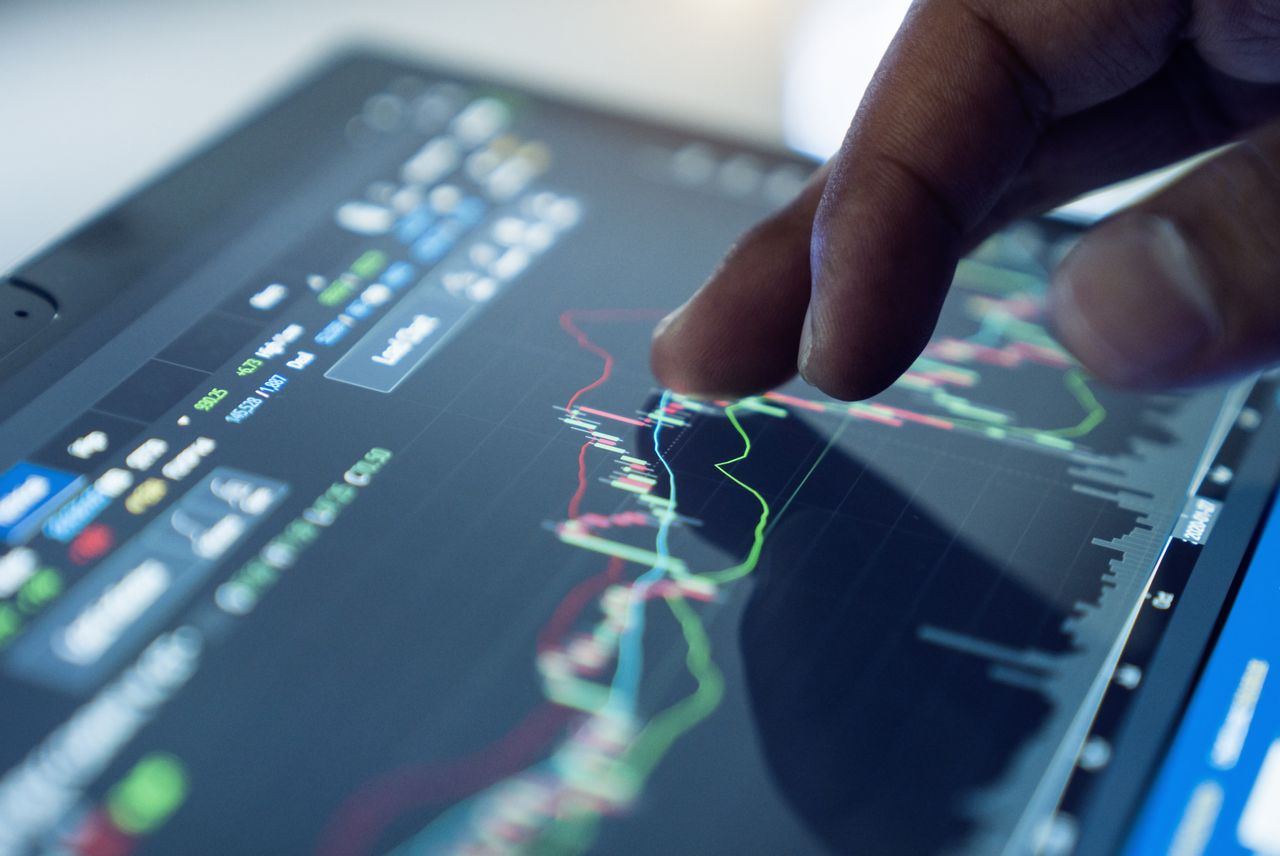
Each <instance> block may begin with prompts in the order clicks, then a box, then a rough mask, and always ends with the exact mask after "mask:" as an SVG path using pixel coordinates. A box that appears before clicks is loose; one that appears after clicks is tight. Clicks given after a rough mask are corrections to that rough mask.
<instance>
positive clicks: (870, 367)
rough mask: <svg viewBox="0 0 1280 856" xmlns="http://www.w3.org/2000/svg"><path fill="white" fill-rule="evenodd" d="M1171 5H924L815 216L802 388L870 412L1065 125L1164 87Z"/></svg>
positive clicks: (1174, 33)
mask: <svg viewBox="0 0 1280 856" xmlns="http://www.w3.org/2000/svg"><path fill="white" fill-rule="evenodd" d="M1184 5H1185V4H1183V3H1179V2H1175V0H1125V2H1118V0H919V1H918V2H917V3H916V5H915V6H914V7H913V9H912V11H911V13H910V14H909V15H908V17H907V21H906V23H905V24H904V25H903V28H902V30H901V31H900V32H899V35H898V37H897V39H896V40H895V42H894V45H893V47H891V48H890V51H889V53H888V54H887V56H886V58H885V61H884V63H883V64H882V66H881V68H880V71H879V72H878V73H877V76H876V79H875V80H874V81H873V83H872V86H871V89H870V90H869V92H868V95H867V97H866V98H865V99H864V101H863V104H862V107H861V108H860V110H859V112H858V115H857V116H856V117H855V119H854V122H853V125H852V127H851V128H850V131H849V134H848V136H847V137H846V140H845V143H844V146H843V148H842V149H841V151H840V153H839V154H838V155H837V156H836V159H835V160H834V162H833V164H832V170H831V175H830V177H829V179H828V181H827V184H826V190H825V193H824V194H823V198H822V201H821V203H820V205H819V207H818V211H817V217H816V221H815V226H814V233H813V241H812V244H811V268H812V293H811V295H810V302H809V309H808V314H807V317H806V320H805V328H804V332H803V335H802V339H801V344H800V369H801V373H802V374H803V375H804V376H805V377H806V379H808V380H809V381H810V382H812V383H814V384H815V385H816V386H818V387H819V388H821V389H822V390H824V391H825V392H827V393H829V394H831V395H834V396H837V397H840V398H866V397H869V396H871V395H874V394H875V393H877V392H880V391H881V390H883V389H884V388H885V387H887V386H888V385H890V384H891V383H893V381H894V380H895V379H896V378H897V377H898V376H899V375H900V374H901V373H902V372H903V371H905V370H906V369H907V368H908V367H909V366H910V364H911V362H912V361H913V360H914V359H915V358H916V357H917V356H918V355H919V353H920V351H921V350H922V349H923V347H924V345H925V344H926V343H927V341H928V338H929V335H930V333H931V332H932V330H933V327H934V325H935V324H936V323H937V317H938V312H939V310H940V309H941V306H942V302H943V299H944V297H945V295H946V291H947V288H948V286H949V285H950V282H951V279H952V277H953V275H954V272H955V266H956V263H957V261H958V259H959V256H960V253H961V250H962V247H963V245H964V243H965V241H966V238H967V237H968V236H969V233H970V232H971V231H972V230H973V229H975V227H977V226H978V225H979V224H980V223H981V222H982V221H983V220H984V219H985V217H986V215H987V214H988V213H989V212H990V211H991V209H992V207H993V206H994V205H995V203H996V202H997V201H998V200H999V198H1000V197H1001V195H1002V194H1003V193H1004V192H1005V190H1006V188H1007V187H1008V185H1009V183H1010V182H1011V181H1012V180H1013V178H1014V177H1015V176H1016V175H1017V174H1018V172H1019V170H1020V169H1021V168H1022V166H1023V163H1024V162H1025V161H1026V159H1027V157H1028V155H1030V153H1031V152H1032V150H1033V149H1034V148H1035V145H1036V143H1037V141H1038V140H1039V139H1040V137H1041V135H1042V134H1043V133H1044V132H1045V130H1046V129H1047V128H1048V127H1049V126H1050V125H1051V123H1053V122H1054V120H1056V119H1058V118H1060V117H1062V116H1066V115H1070V114H1072V113H1076V112H1079V111H1082V110H1085V109H1087V108H1089V107H1092V106H1095V105H1097V104H1100V103H1102V102H1103V101H1106V100H1109V99H1110V98H1113V97H1115V96H1117V95H1119V94H1121V93H1123V92H1125V91H1127V90H1129V89H1131V88H1133V87H1135V86H1137V85H1138V84H1140V83H1141V82H1142V81H1144V80H1146V79H1147V78H1149V77H1151V76H1152V75H1154V74H1155V73H1156V72H1157V71H1159V69H1160V68H1161V67H1162V66H1163V65H1164V64H1165V63H1166V61H1167V60H1168V58H1169V56H1170V55H1171V54H1172V53H1173V51H1174V49H1175V47H1176V46H1177V44H1178V40H1179V38H1180V36H1181V33H1182V30H1183V27H1184V24H1185V20H1184V16H1185V11H1184Z"/></svg>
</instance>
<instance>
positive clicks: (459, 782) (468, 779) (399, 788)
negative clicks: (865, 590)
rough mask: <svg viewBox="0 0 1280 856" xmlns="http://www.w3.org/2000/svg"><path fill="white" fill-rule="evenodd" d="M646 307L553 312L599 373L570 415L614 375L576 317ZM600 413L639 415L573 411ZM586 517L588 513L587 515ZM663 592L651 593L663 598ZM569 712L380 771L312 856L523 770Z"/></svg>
mask: <svg viewBox="0 0 1280 856" xmlns="http://www.w3.org/2000/svg"><path fill="white" fill-rule="evenodd" d="M662 315H663V313H662V312H661V311H660V310H653V309H606V310H583V311H578V310H570V311H567V312H565V313H564V314H562V315H561V316H560V326H561V327H562V328H563V329H564V330H565V332H567V333H568V334H569V335H570V336H572V337H573V339H574V341H575V342H577V343H578V345H579V347H581V348H583V349H584V350H586V351H588V352H590V353H592V354H595V355H596V356H597V357H599V358H600V360H601V361H602V366H601V370H600V375H599V376H598V377H597V378H596V379H595V380H594V381H592V382H591V383H589V384H587V385H586V386H584V387H582V388H581V389H579V390H578V391H577V392H575V393H574V394H573V395H572V396H571V397H570V398H569V401H568V403H567V404H566V405H565V409H566V410H567V411H569V412H570V413H572V412H573V411H574V409H575V408H577V407H578V401H579V400H580V399H581V398H582V397H583V396H584V395H586V394H588V393H590V392H591V391H593V390H595V389H598V388H600V387H601V386H603V385H604V384H606V383H608V381H609V378H610V377H611V376H612V374H613V366H614V357H613V354H611V353H609V352H608V351H607V350H605V349H604V348H602V347H600V346H599V345H597V344H596V343H595V342H593V341H591V339H590V337H588V336H587V334H586V333H585V332H583V330H582V329H581V328H580V327H579V326H578V323H577V322H578V321H595V322H617V321H646V320H656V319H657V318H660V317H662ZM579 409H580V410H582V411H584V412H589V413H591V414H594V415H598V416H601V417H604V418H609V419H615V420H618V421H621V422H628V423H634V424H636V425H639V426H644V425H645V423H644V422H642V421H640V420H638V419H631V418H630V417H622V416H618V415H616V414H612V413H607V412H605V411H598V410H594V409H588V408H579ZM596 442H597V440H596V439H595V438H592V439H588V440H587V442H586V443H584V444H583V445H582V448H581V449H580V450H579V452H578V486H577V489H576V490H575V492H574V494H573V496H572V498H571V499H570V500H569V508H568V511H569V519H570V520H574V519H577V518H578V517H579V516H580V514H581V506H582V502H583V498H584V497H585V495H586V491H587V462H586V456H587V449H588V448H590V447H591V446H592V445H594V444H595V443H596ZM588 516H589V517H593V519H594V517H595V516H592V515H588ZM601 519H602V520H604V521H605V522H606V523H609V524H610V525H627V524H629V523H630V522H631V521H629V520H621V519H620V520H618V521H616V522H615V521H613V520H612V518H601ZM625 567H626V562H625V561H624V560H623V559H620V558H617V557H613V558H611V559H610V560H609V563H608V565H607V566H606V567H605V569H604V571H603V572H601V573H599V574H597V575H595V576H593V577H589V578H588V579H586V580H584V581H582V582H580V583H578V584H577V585H576V586H575V587H574V588H572V589H571V590H570V591H569V593H568V594H567V595H566V596H565V598H564V599H563V600H562V601H561V602H560V604H559V606H557V608H556V610H555V612H554V613H552V616H551V618H550V619H549V620H548V622H547V624H546V625H545V626H544V627H543V629H542V631H541V632H540V633H539V634H538V645H537V650H538V651H539V652H542V651H546V650H550V649H553V648H555V647H556V646H557V645H558V643H559V642H560V640H561V639H563V638H564V637H565V636H566V635H567V634H568V632H569V629H570V628H571V627H572V626H573V623H574V621H575V620H576V619H577V618H578V616H579V615H580V614H581V613H582V611H583V610H584V609H585V608H586V607H587V606H588V605H589V604H590V603H591V602H592V601H593V600H594V599H595V598H597V597H598V596H599V595H600V593H601V592H603V591H604V590H605V589H606V588H608V587H609V586H610V585H611V584H613V583H614V582H617V581H619V580H621V579H622V575H623V571H624V569H625ZM663 594H665V591H655V592H654V595H655V596H662V595H663ZM575 716H577V714H576V712H575V711H573V710H571V709H568V708H564V707H560V706H559V705H556V704H555V703H553V702H550V701H548V702H546V703H545V704H543V705H541V706H539V707H537V708H535V709H534V710H533V711H531V712H530V713H529V714H528V715H527V716H525V718H524V719H522V720H521V721H520V722H519V723H518V724H517V725H516V726H515V727H514V728H513V729H512V730H511V731H510V732H508V733H507V734H506V735H505V736H504V737H501V738H499V739H498V740H497V741H495V742H493V743H491V744H489V745H488V746H485V747H484V748H482V749H479V750H477V751H475V752H473V753H471V754H469V755H465V756H463V757H461V758H456V759H454V760H451V761H445V762H443V763H426V764H410V765H407V766H405V767H402V768H400V769H397V770H393V771H391V772H389V773H387V774H385V775H383V776H380V777H378V778H376V779H374V780H373V781H371V782H369V783H368V784H366V785H364V786H363V787H361V788H360V789H359V790H357V791H356V792H355V793H354V794H353V795H352V796H351V797H349V798H348V799H347V800H346V801H345V802H344V803H343V804H342V806H341V807H340V808H339V809H338V811H337V812H336V813H335V814H334V816H333V818H332V820H331V821H330V822H329V824H328V825H327V826H326V828H325V831H324V832H323V833H322V835H321V837H320V844H319V846H318V848H317V850H316V856H351V854H368V853H372V852H373V851H374V848H376V847H377V845H378V843H379V839H380V838H381V837H382V835H383V834H384V833H385V832H386V831H387V829H388V828H389V827H390V826H391V824H392V823H393V822H394V821H395V820H396V819H397V818H399V817H400V816H402V815H403V814H405V813H406V812H409V811H413V810H415V809H420V808H423V807H425V806H429V805H434V804H437V803H442V802H455V801H458V800H461V799H464V798H465V797H468V796H471V795H472V794H475V793H477V792H479V791H481V790H483V789H485V788H486V787H489V786H490V785H493V784H495V783H496V782H499V781H501V780H503V779H505V778H508V777H509V776H512V775H514V774H516V773H518V772H519V771H521V770H523V769H525V768H526V767H528V766H529V764H531V763H532V762H533V761H534V760H536V757H537V755H538V753H539V752H540V751H541V750H542V749H543V748H544V747H545V746H546V745H547V744H548V743H549V742H550V741H551V740H552V739H553V738H554V737H555V735H556V734H558V733H560V732H562V731H563V729H564V727H565V726H566V725H568V724H569V723H570V722H572V721H573V719H574V717H575Z"/></svg>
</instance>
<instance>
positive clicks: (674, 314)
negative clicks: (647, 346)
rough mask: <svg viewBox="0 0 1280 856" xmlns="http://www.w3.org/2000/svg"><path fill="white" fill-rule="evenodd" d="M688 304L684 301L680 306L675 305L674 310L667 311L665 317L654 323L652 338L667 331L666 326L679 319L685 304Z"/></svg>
mask: <svg viewBox="0 0 1280 856" xmlns="http://www.w3.org/2000/svg"><path fill="white" fill-rule="evenodd" d="M688 305H689V304H688V303H685V304H683V305H681V306H678V307H676V308H675V309H674V310H672V311H671V312H669V313H668V314H667V315H666V317H664V318H663V319H662V320H661V321H659V322H658V323H657V324H656V325H654V328H653V338H655V339H656V338H658V337H659V336H661V335H662V334H663V333H665V332H667V328H669V327H670V326H671V325H672V324H674V323H675V322H676V321H678V320H679V319H680V316H681V315H682V314H683V313H684V308H685V306H688Z"/></svg>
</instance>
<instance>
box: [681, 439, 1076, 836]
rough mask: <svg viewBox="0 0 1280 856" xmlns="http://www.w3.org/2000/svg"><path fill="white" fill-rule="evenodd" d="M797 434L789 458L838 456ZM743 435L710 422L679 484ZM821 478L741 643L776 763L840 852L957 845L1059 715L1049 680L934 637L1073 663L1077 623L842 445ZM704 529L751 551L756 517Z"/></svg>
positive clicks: (783, 542) (787, 535) (776, 544)
mask: <svg viewBox="0 0 1280 856" xmlns="http://www.w3.org/2000/svg"><path fill="white" fill-rule="evenodd" d="M786 425H787V427H786V428H785V431H786V432H787V434H786V435H785V436H784V437H779V438H778V440H779V442H782V443H785V447H786V448H791V449H805V448H811V447H815V446H821V445H823V443H824V441H825V437H823V436H821V435H819V434H818V433H817V432H816V431H814V430H813V429H812V428H811V427H809V426H808V425H806V424H805V423H804V422H803V420H800V419H791V420H787V421H786ZM748 429H749V430H752V426H751V425H748ZM775 430H781V429H775ZM728 435H729V426H728V423H727V420H726V421H725V422H724V429H723V430H718V429H714V428H708V426H707V423H706V422H703V423H701V424H700V426H699V429H698V430H696V431H692V432H688V435H686V436H687V437H688V439H687V440H684V439H682V446H681V448H680V449H679V450H678V452H677V453H676V454H675V456H674V465H675V467H676V470H677V478H678V479H679V478H680V477H681V475H682V474H684V473H685V472H688V473H689V474H691V475H692V474H693V473H696V472H699V471H701V472H702V473H703V474H704V475H705V474H706V470H707V469H709V468H711V467H712V466H714V462H716V461H722V460H725V459H726V457H727V456H726V455H725V451H726V449H727V448H728V449H732V447H733V444H734V442H736V441H735V439H734V438H733V437H731V436H728ZM734 472H735V474H736V475H738V476H739V477H740V478H742V479H743V480H744V481H748V482H750V483H754V484H757V485H759V484H762V483H764V482H768V481H769V479H770V477H771V476H770V474H769V473H768V472H765V471H764V470H760V471H759V472H756V473H754V474H753V472H752V468H751V466H750V461H749V460H748V461H747V462H744V463H743V464H741V465H739V467H738V468H737V469H735V470H734ZM820 472H821V476H820V478H815V479H813V480H811V481H810V482H808V483H806V487H805V489H804V490H803V491H802V492H801V493H800V494H798V495H797V497H796V500H795V502H794V503H793V504H792V505H791V506H790V508H789V509H788V511H787V512H786V514H785V515H784V516H783V517H782V518H781V519H780V520H779V521H778V522H777V525H776V528H774V529H773V530H772V531H771V532H770V534H769V536H768V538H767V540H766V542H765V546H764V552H763V555H762V559H761V562H760V565H759V567H758V568H757V569H756V571H755V573H754V575H753V576H754V581H753V583H749V584H751V585H753V586H754V589H753V591H752V593H751V595H750V600H749V602H748V604H747V607H746V610H745V613H744V620H743V622H742V626H741V628H740V645H741V650H742V655H743V661H744V665H745V670H746V676H747V683H748V693H749V698H750V702H751V706H752V710H753V714H754V719H755V722H756V725H757V728H758V731H759V738H760V741H761V743H762V746H763V752H764V755H765V758H766V759H767V763H768V765H769V767H770V770H771V772H772V775H773V777H774V779H775V780H776V783H777V785H778V787H779V789H780V791H781V793H782V795H783V796H784V798H785V800H786V801H787V802H788V803H789V804H790V806H791V807H792V808H793V810H794V811H795V812H796V813H797V814H798V815H799V816H800V817H801V818H802V819H803V821H804V822H805V823H806V825H807V826H809V827H810V828H811V829H812V831H814V833H815V834H816V835H818V836H819V837H820V838H821V840H822V841H823V842H825V843H826V844H827V845H828V846H830V847H831V848H833V849H834V850H836V851H838V852H848V853H931V852H941V851H948V850H951V849H954V848H957V847H958V846H960V845H963V843H964V842H965V840H966V838H967V836H968V835H969V833H971V832H972V825H971V824H972V822H971V820H970V818H971V817H972V816H973V815H974V814H975V813H976V810H977V809H979V803H978V799H977V798H978V797H979V795H980V794H982V793H983V792H984V791H988V790H989V789H991V788H992V787H993V786H995V785H997V784H998V782H999V780H1000V779H1001V777H1002V774H1004V773H1005V772H1006V771H1007V770H1008V769H1009V768H1010V766H1011V765H1012V764H1013V763H1014V761H1015V759H1016V757H1017V755H1018V753H1019V751H1020V750H1022V749H1024V748H1025V747H1026V746H1027V745H1028V744H1029V743H1030V742H1032V741H1033V740H1034V739H1035V737H1036V734H1037V732H1038V730H1039V729H1040V728H1041V726H1042V725H1043V724H1044V723H1045V721H1046V719H1047V717H1048V716H1049V714H1050V713H1051V710H1052V708H1051V705H1050V702H1049V701H1048V699H1047V697H1046V696H1044V695H1043V694H1042V693H1041V692H1040V691H1039V689H1038V687H1037V684H1038V682H1040V681H1041V680H1043V679H1044V677H1045V675H1044V674H1043V673H1036V672H1035V671H1033V670H1028V669H1017V670H1009V669H1007V668H1005V669H1004V670H1003V676H1002V677H1001V679H998V680H993V678H992V670H993V669H1000V668H1001V667H1000V666H999V665H998V664H996V663H994V662H993V661H992V660H990V659H986V658H983V657H979V656H974V654H973V653H971V652H970V653H966V652H962V651H959V650H956V649H955V648H954V647H948V646H946V645H940V644H937V643H936V641H934V642H929V641H925V640H924V639H923V638H922V635H921V633H922V628H935V629H936V628H943V629H945V630H944V635H945V633H946V632H948V631H950V632H958V633H963V634H972V635H973V636H975V637H981V638H983V639H984V640H987V641H990V642H993V643H996V644H998V645H1000V646H1004V647H1006V648H1008V649H1011V650H1029V649H1033V648H1034V649H1037V650H1041V651H1046V650H1048V651H1050V652H1053V653H1056V652H1063V651H1065V650H1067V649H1068V648H1069V642H1068V641H1067V640H1066V638H1065V637H1064V636H1063V634H1062V630H1061V628H1062V624H1063V620H1064V619H1065V618H1066V613H1065V611H1064V610H1062V609H1061V608H1060V607H1055V606H1054V605H1051V604H1048V603H1046V602H1045V600H1044V599H1043V598H1042V597H1040V596H1039V595H1037V594H1036V593H1034V592H1032V591H1030V590H1028V589H1027V588H1026V587H1025V586H1023V585H1020V584H1018V583H1017V582H1015V581H1013V580H1011V579H1010V577H1009V575H1007V574H1005V573H1004V572H1003V571H1002V568H1001V566H1000V565H999V564H998V563H996V562H993V561H992V560H991V559H989V558H987V557H985V556H984V555H981V554H979V553H978V552H976V551H974V550H973V549H972V548H970V547H968V546H966V544H965V542H964V540H963V539H962V538H957V537H956V533H955V532H954V531H952V530H951V529H948V528H946V527H945V526H944V525H943V524H941V523H939V522H938V521H937V520H936V519H934V518H931V517H930V516H929V515H928V514H926V513H925V512H924V511H923V510H922V509H921V508H920V507H919V506H918V505H917V504H916V503H914V502H912V501H911V499H910V498H909V497H907V496H905V495H904V494H903V493H902V492H901V491H899V490H898V489H897V488H895V487H894V486H892V485H891V484H890V483H889V482H888V481H886V480H885V479H884V478H882V477H881V476H879V475H877V474H876V472H875V471H874V469H873V468H872V467H870V466H868V463H867V462H865V461H861V460H857V459H855V458H853V457H850V456H849V455H847V454H844V453H842V452H841V451H840V450H839V449H838V448H833V449H832V450H831V451H830V453H829V454H828V455H827V457H826V458H825V459H824V460H823V462H822V467H821V471H820ZM940 477H945V475H944V476H940ZM775 481H776V479H775ZM722 489H723V484H722V482H721V481H719V480H717V479H709V478H685V479H683V480H682V481H681V484H680V491H681V494H680V502H681V507H682V508H694V509H698V508H712V507H714V503H715V502H716V498H715V496H714V494H716V492H717V490H722ZM767 490H768V488H767V487H765V488H764V489H762V492H767ZM842 492H843V493H844V496H843V497H841V496H840V495H839V494H841V493H842ZM833 509H837V513H835V514H833V513H832V510H833ZM846 511H847V512H850V513H848V514H845V513H843V512H846ZM703 521H704V522H703V525H702V526H701V527H699V528H698V529H697V530H696V531H697V532H698V534H699V536H700V537H703V538H705V539H707V540H708V541H709V542H710V543H712V544H714V545H715V546H716V547H718V548H720V549H722V550H724V551H725V552H726V553H728V554H729V555H733V556H741V555H743V554H744V552H745V551H744V542H743V537H744V529H746V528H749V527H744V526H743V525H742V520H741V519H740V518H731V517H729V516H727V515H718V514H707V515H704V516H703ZM1055 649H1056V650H1055ZM1006 665H1007V664H1006ZM1016 796H1019V797H1021V798H1022V799H1025V798H1026V796H1027V795H1025V794H1022V795H1016Z"/></svg>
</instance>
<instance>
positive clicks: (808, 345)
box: [796, 310, 813, 385]
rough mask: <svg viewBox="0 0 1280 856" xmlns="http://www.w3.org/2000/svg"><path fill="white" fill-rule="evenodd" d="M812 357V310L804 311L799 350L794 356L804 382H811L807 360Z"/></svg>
mask: <svg viewBox="0 0 1280 856" xmlns="http://www.w3.org/2000/svg"><path fill="white" fill-rule="evenodd" d="M812 357H813V312H812V310H811V311H809V312H806V313H805V316H804V326H803V327H802V328H801V329H800V352H799V354H798V355H797V356H796V369H797V371H799V372H800V377H801V378H803V379H804V381H805V383H808V384H810V385H812V384H813V380H812V378H810V377H809V370H810V367H809V361H810V359H811V358H812Z"/></svg>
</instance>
